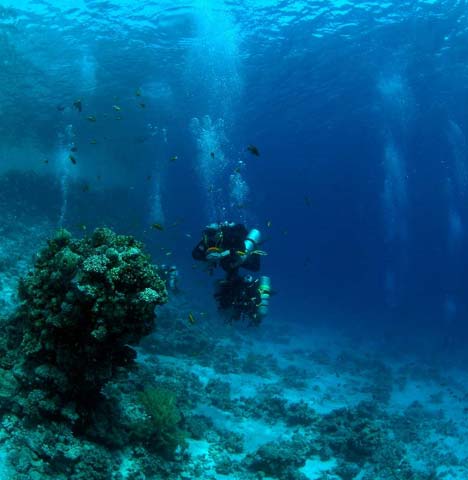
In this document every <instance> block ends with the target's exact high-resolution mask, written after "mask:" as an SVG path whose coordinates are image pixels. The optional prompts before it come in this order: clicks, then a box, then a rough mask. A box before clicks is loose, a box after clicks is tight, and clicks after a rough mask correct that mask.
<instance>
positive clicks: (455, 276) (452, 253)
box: [444, 120, 468, 323]
mask: <svg viewBox="0 0 468 480" xmlns="http://www.w3.org/2000/svg"><path fill="white" fill-rule="evenodd" d="M447 137H448V141H449V145H450V149H451V153H452V156H451V160H450V161H449V162H448V164H447V167H448V177H447V187H446V194H447V204H448V215H447V250H448V259H449V260H448V267H449V277H448V278H447V280H446V283H447V293H446V298H445V303H444V319H445V321H446V322H448V323H450V322H452V321H453V320H454V319H455V317H456V316H457V313H458V303H459V299H457V298H456V290H457V283H458V281H459V278H460V274H461V272H460V260H459V258H460V255H461V254H462V252H463V241H464V237H465V228H464V221H463V218H462V213H463V206H464V204H465V202H466V196H467V195H466V194H467V188H468V168H467V165H466V162H467V148H466V137H465V134H464V133H463V131H462V129H461V128H460V126H459V125H458V124H457V123H456V122H455V121H453V120H450V121H449V124H448V130H447Z"/></svg>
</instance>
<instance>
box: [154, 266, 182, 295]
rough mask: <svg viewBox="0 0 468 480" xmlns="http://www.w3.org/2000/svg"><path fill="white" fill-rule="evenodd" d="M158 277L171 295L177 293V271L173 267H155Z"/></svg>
mask: <svg viewBox="0 0 468 480" xmlns="http://www.w3.org/2000/svg"><path fill="white" fill-rule="evenodd" d="M157 272H158V275H159V277H160V278H161V279H162V280H163V281H164V282H165V284H166V289H167V290H168V291H169V292H172V293H178V292H179V271H178V270H177V267H176V266H175V265H170V266H168V265H165V264H162V265H159V266H158V267H157Z"/></svg>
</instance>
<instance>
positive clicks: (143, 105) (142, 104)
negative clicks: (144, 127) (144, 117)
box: [138, 102, 146, 108]
mask: <svg viewBox="0 0 468 480" xmlns="http://www.w3.org/2000/svg"><path fill="white" fill-rule="evenodd" d="M138 105H140V108H145V107H146V103H143V102H141V103H139V104H138Z"/></svg>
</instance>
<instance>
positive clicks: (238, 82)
mask: <svg viewBox="0 0 468 480" xmlns="http://www.w3.org/2000/svg"><path fill="white" fill-rule="evenodd" d="M193 11H194V25H195V36H194V38H193V41H192V45H191V47H190V51H189V53H188V58H187V79H186V82H187V84H188V85H191V88H193V89H194V90H196V94H197V98H202V99H203V106H202V111H201V112H200V116H198V117H196V118H193V119H192V121H191V131H192V134H193V136H194V139H195V142H196V147H197V156H196V162H197V165H196V169H197V172H198V175H199V177H200V183H201V188H202V189H203V192H204V195H205V205H206V215H207V217H208V220H209V221H210V222H211V221H219V220H223V219H225V218H226V216H231V215H232V212H231V211H229V210H230V207H231V206H234V205H236V206H239V205H243V204H245V202H246V196H247V194H248V187H247V184H246V182H245V180H244V179H243V176H242V175H243V174H242V169H240V168H238V169H237V171H236V172H235V173H233V171H234V168H235V167H234V165H235V164H236V159H235V158H233V157H234V155H233V153H232V148H231V144H230V142H229V140H228V138H229V134H230V130H231V128H232V126H233V124H234V121H235V119H236V113H235V111H236V107H237V105H238V104H239V102H240V98H241V94H242V90H243V80H242V77H241V73H240V72H241V56H240V41H241V38H240V32H239V29H238V27H237V26H236V25H235V23H234V22H233V19H232V17H231V14H230V13H229V9H228V6H227V5H226V4H225V3H224V2H223V1H220V2H216V3H215V2H212V1H208V0H195V1H194V3H193Z"/></svg>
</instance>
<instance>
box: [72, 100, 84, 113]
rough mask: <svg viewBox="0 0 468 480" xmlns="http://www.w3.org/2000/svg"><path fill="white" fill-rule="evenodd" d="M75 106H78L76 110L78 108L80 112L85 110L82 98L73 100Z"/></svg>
mask: <svg viewBox="0 0 468 480" xmlns="http://www.w3.org/2000/svg"><path fill="white" fill-rule="evenodd" d="M73 107H74V108H76V110H78V111H79V112H81V111H82V110H83V103H82V101H81V98H79V99H78V100H75V101H74V102H73Z"/></svg>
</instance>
